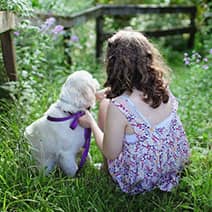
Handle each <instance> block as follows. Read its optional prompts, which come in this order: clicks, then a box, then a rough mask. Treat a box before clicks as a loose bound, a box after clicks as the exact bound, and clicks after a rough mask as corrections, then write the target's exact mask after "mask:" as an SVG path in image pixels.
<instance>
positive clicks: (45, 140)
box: [24, 71, 99, 176]
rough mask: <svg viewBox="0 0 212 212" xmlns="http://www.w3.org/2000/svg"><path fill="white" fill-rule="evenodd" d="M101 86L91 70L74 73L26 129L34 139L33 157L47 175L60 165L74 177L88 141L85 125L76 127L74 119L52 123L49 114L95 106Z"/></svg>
mask: <svg viewBox="0 0 212 212" xmlns="http://www.w3.org/2000/svg"><path fill="white" fill-rule="evenodd" d="M98 88H99V83H98V82H97V80H96V79H94V78H93V77H92V75H91V74H90V73H88V72H87V71H76V72H74V73H73V74H71V75H70V76H69V77H68V78H67V80H66V82H65V83H64V85H63V86H62V89H61V93H60V96H59V99H58V100H57V101H56V102H55V103H54V104H52V105H51V106H50V108H49V109H48V110H47V112H46V113H45V114H44V115H43V117H41V118H40V119H38V120H37V121H35V122H33V123H32V124H31V125H30V126H28V127H27V128H26V130H25V132H24V135H25V137H26V138H27V139H28V140H29V141H30V144H31V148H32V154H33V157H34V158H35V159H36V161H37V162H38V166H39V168H40V169H43V170H45V172H46V174H48V173H49V172H50V171H51V170H52V169H53V168H54V166H55V165H56V164H57V165H59V166H60V167H61V168H62V170H63V171H64V172H65V174H67V175H69V176H74V175H75V174H76V171H77V170H78V164H77V161H76V156H77V153H78V152H79V151H80V149H81V147H82V146H83V144H84V142H85V140H84V129H83V128H82V127H81V126H79V125H78V126H77V127H76V128H75V129H74V130H72V129H70V128H69V125H70V122H71V120H68V121H63V122H52V121H48V120H47V116H48V115H49V116H52V117H66V116H68V115H69V112H70V113H76V112H77V111H85V110H86V109H87V108H90V107H93V106H94V104H95V100H96V97H95V93H96V90H97V89H98Z"/></svg>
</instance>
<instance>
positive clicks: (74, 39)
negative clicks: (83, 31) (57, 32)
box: [71, 35, 79, 42]
mask: <svg viewBox="0 0 212 212" xmlns="http://www.w3.org/2000/svg"><path fill="white" fill-rule="evenodd" d="M71 41H72V42H78V41H79V38H78V37H77V36H76V35H72V36H71Z"/></svg>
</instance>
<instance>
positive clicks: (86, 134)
mask: <svg viewBox="0 0 212 212" xmlns="http://www.w3.org/2000/svg"><path fill="white" fill-rule="evenodd" d="M83 115H85V112H83V111H79V112H77V113H74V114H70V115H69V116H66V117H62V118H56V117H52V116H47V120H49V121H54V122H62V121H67V120H70V119H73V121H71V123H70V126H69V127H70V128H71V129H72V130H74V129H75V128H76V127H77V125H78V123H79V118H80V117H81V116H83ZM84 138H85V143H84V145H83V147H84V151H83V153H82V157H81V160H80V163H79V168H78V171H79V170H80V169H81V168H82V167H83V165H84V163H85V161H86V158H87V156H88V152H89V148H90V142H91V129H90V128H85V129H84Z"/></svg>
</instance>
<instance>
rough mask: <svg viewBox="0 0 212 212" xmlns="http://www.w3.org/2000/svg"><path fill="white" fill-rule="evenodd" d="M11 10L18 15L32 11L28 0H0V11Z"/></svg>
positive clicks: (28, 13)
mask: <svg viewBox="0 0 212 212" xmlns="http://www.w3.org/2000/svg"><path fill="white" fill-rule="evenodd" d="M1 10H6V11H12V12H14V13H16V14H18V15H24V16H26V15H30V14H31V12H32V7H31V2H30V1H29V0H0V11H1Z"/></svg>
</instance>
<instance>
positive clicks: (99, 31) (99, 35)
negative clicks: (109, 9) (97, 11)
mask: <svg viewBox="0 0 212 212" xmlns="http://www.w3.org/2000/svg"><path fill="white" fill-rule="evenodd" d="M103 22H104V18H103V16H98V17H97V18H96V59H100V56H101V55H102V47H103Z"/></svg>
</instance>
